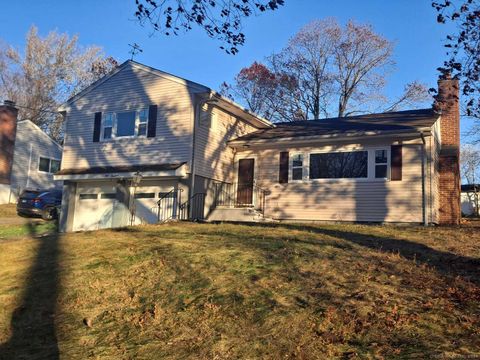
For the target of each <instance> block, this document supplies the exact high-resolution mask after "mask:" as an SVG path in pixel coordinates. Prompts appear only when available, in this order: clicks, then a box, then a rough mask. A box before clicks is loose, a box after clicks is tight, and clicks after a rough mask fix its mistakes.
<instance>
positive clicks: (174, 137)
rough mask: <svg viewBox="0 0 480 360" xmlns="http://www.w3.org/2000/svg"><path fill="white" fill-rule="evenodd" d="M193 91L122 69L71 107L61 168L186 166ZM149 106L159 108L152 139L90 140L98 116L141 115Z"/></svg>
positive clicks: (176, 83) (137, 69) (147, 73)
mask: <svg viewBox="0 0 480 360" xmlns="http://www.w3.org/2000/svg"><path fill="white" fill-rule="evenodd" d="M195 91H199V90H197V89H192V88H191V87H189V86H188V85H187V84H183V83H180V82H177V81H173V80H172V79H170V78H166V77H161V76H158V75H156V74H153V73H151V72H148V71H144V70H143V69H139V68H137V67H135V66H133V65H129V66H126V67H124V68H123V69H121V70H120V71H119V72H118V73H116V74H115V75H113V76H112V77H111V78H109V79H107V80H106V81H105V82H103V83H102V84H100V85H99V86H97V87H96V88H94V89H93V90H91V91H90V92H88V93H86V94H85V95H84V96H82V97H80V98H79V99H77V100H76V101H75V102H73V103H72V104H71V105H70V106H71V108H70V109H69V110H68V112H67V119H66V137H65V145H64V155H63V156H64V158H63V161H62V169H65V168H84V167H92V166H119V165H132V164H136V165H138V164H163V163H174V162H184V161H187V162H188V161H189V160H190V157H191V152H192V150H191V146H192V124H193V98H194V97H195ZM150 105H157V106H158V111H157V124H156V126H157V127H156V136H155V137H152V138H148V137H146V136H140V137H134V138H118V139H115V141H113V140H112V141H103V138H102V136H101V137H100V138H101V139H102V141H100V142H93V141H92V136H93V124H94V116H95V113H96V112H102V115H103V114H106V113H117V112H125V111H139V110H142V109H148V107H149V106H150ZM112 126H113V124H112ZM102 131H105V128H103V130H102ZM113 133H114V132H113Z"/></svg>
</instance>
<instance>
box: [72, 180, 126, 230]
mask: <svg viewBox="0 0 480 360" xmlns="http://www.w3.org/2000/svg"><path fill="white" fill-rule="evenodd" d="M76 200H77V201H76V203H75V217H74V224H73V230H74V231H79V230H97V229H104V228H111V227H118V226H124V225H127V223H128V209H126V207H125V206H124V205H122V204H120V203H119V202H118V200H116V187H115V185H114V184H109V185H97V186H95V184H92V185H81V186H80V185H79V186H78V188H77V199H76Z"/></svg>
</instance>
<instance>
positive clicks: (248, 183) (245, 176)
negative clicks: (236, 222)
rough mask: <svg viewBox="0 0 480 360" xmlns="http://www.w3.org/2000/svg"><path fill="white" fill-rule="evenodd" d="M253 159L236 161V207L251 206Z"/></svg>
mask: <svg viewBox="0 0 480 360" xmlns="http://www.w3.org/2000/svg"><path fill="white" fill-rule="evenodd" d="M254 167H255V159H241V160H239V161H238V186H237V205H240V206H245V205H252V204H253V169H254Z"/></svg>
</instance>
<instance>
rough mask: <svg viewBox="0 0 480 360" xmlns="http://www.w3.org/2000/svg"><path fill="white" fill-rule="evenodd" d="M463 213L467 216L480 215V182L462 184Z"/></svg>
mask: <svg viewBox="0 0 480 360" xmlns="http://www.w3.org/2000/svg"><path fill="white" fill-rule="evenodd" d="M461 189H462V197H461V201H462V214H463V215H465V216H479V215H480V214H479V208H478V207H479V205H480V184H475V185H474V184H467V185H462V188H461Z"/></svg>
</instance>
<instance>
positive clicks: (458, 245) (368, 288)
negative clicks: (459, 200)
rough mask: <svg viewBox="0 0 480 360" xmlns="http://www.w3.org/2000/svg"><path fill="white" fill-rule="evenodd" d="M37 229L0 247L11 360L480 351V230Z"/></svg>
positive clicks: (1, 318) (3, 326) (2, 316)
mask: <svg viewBox="0 0 480 360" xmlns="http://www.w3.org/2000/svg"><path fill="white" fill-rule="evenodd" d="M26 229H27V232H28V234H29V235H22V236H20V235H18V234H17V235H15V236H13V237H12V238H11V241H3V242H2V241H0V264H1V266H0V304H2V305H1V306H0V358H2V356H3V358H5V359H15V358H32V359H48V358H58V357H60V358H61V359H85V358H95V359H97V358H98V359H163V358H167V359H256V358H262V359H281V358H300V359H328V358H347V359H350V358H352V359H354V358H362V359H364V358H367V359H368V358H372V359H373V358H385V359H396V358H399V359H411V358H418V359H427V358H447V357H452V358H455V357H457V358H461V357H472V358H473V357H474V356H477V357H478V356H480V305H479V304H480V276H479V275H480V268H479V265H480V231H479V228H478V227H477V228H475V227H470V226H464V227H462V228H421V227H388V226H385V227H382V226H362V225H287V224H283V225H275V226H268V225H259V226H249V225H233V224H221V225H214V224H191V223H181V224H168V225H160V226H142V227H134V228H128V229H120V230H105V231H97V232H87V233H75V234H68V235H65V236H58V235H55V234H54V235H41V234H42V233H40V234H39V232H38V231H37V228H36V227H35V226H34V225H27V228H26Z"/></svg>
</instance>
